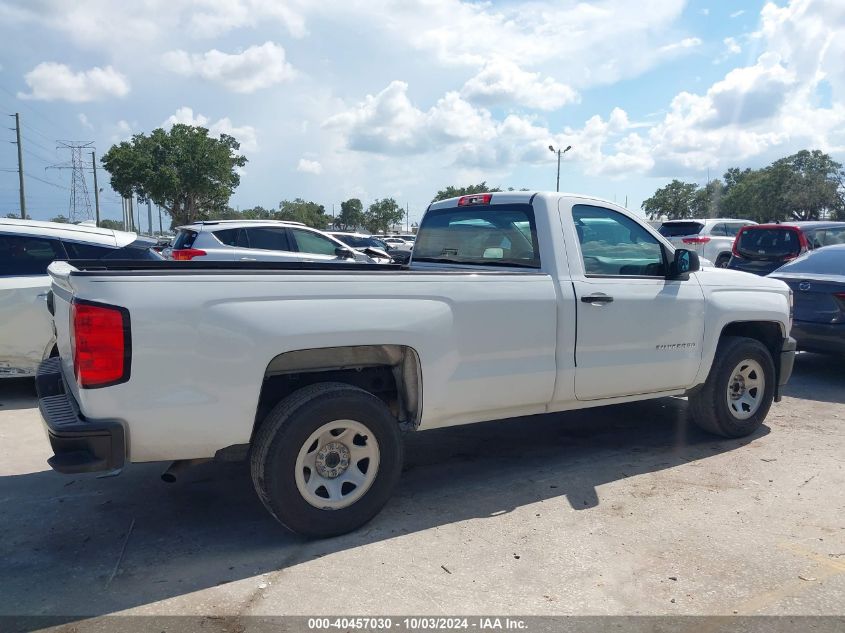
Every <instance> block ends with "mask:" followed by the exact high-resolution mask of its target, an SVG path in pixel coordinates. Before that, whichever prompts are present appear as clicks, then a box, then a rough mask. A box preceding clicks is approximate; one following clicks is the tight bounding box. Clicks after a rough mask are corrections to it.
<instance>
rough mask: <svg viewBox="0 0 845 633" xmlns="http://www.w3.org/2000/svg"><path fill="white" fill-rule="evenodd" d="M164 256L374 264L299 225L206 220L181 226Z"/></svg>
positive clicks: (333, 240) (336, 240) (181, 258)
mask: <svg viewBox="0 0 845 633" xmlns="http://www.w3.org/2000/svg"><path fill="white" fill-rule="evenodd" d="M163 254H164V256H165V258H167V259H172V260H176V261H196V260H214V261H242V262H255V261H261V262H333V261H343V260H350V261H354V262H357V263H362V264H371V263H373V262H374V260H373V259H372V258H371V257H369V256H368V255H366V254H365V253H364V252H362V251H360V250H356V249H350V248H349V247H347V246H346V245H345V244H344V243H343V242H341V241H340V240H338V239H337V238H335V237H332V236H331V235H329V234H326V233H323V232H322V231H318V230H317V229H312V228H311V227H308V226H305V225H304V224H302V223H301V222H286V221H284V222H283V221H278V220H208V221H204V222H194V223H193V224H188V225H185V226H180V227H178V229H177V233H176V237H175V238H174V240H173V245H172V246H171V247H170V248H168V249H165V250H164V251H163Z"/></svg>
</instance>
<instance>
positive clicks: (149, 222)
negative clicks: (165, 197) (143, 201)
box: [147, 198, 153, 235]
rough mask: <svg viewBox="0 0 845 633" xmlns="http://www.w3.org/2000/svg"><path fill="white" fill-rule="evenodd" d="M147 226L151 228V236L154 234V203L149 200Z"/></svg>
mask: <svg viewBox="0 0 845 633" xmlns="http://www.w3.org/2000/svg"><path fill="white" fill-rule="evenodd" d="M147 226H148V227H150V235H152V234H153V203H152V202H150V200H149V198H147Z"/></svg>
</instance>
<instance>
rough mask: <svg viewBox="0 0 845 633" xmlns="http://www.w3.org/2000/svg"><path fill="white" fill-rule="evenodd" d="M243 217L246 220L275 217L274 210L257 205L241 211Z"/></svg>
mask: <svg viewBox="0 0 845 633" xmlns="http://www.w3.org/2000/svg"><path fill="white" fill-rule="evenodd" d="M241 217H242V218H243V219H244V220H269V219H271V218H272V217H273V212H272V211H270V209H265V208H264V207H262V206H257V207H252V208H251V209H244V210H243V211H241Z"/></svg>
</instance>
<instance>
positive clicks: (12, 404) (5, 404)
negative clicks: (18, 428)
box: [0, 378, 38, 411]
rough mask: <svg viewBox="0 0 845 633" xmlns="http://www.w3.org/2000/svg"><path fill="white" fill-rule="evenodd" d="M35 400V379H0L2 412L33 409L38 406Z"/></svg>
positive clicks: (0, 408) (0, 405) (0, 407)
mask: <svg viewBox="0 0 845 633" xmlns="http://www.w3.org/2000/svg"><path fill="white" fill-rule="evenodd" d="M35 398H36V396H35V380H34V379H33V378H0V411H13V410H16V409H31V408H32V407H36V406H38V403H37V402H36V400H35Z"/></svg>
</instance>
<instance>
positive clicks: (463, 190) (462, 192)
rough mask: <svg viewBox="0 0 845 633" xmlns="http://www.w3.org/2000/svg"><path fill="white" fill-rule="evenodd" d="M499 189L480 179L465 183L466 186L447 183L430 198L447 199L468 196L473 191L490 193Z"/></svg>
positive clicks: (436, 199) (434, 199) (434, 200)
mask: <svg viewBox="0 0 845 633" xmlns="http://www.w3.org/2000/svg"><path fill="white" fill-rule="evenodd" d="M495 191H501V189H499V188H498V187H488V186H487V181H482V182H480V183H478V184H477V185H467V186H466V187H454V186H452V185H449V186H448V187H446V188H445V189H441V190H440V191H438V192H437V194H436V195H435V196H434V198H433V199H432V202H437V201H438V200H448V199H449V198H456V197H458V196H469V195H472V194H474V193H492V192H495Z"/></svg>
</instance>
